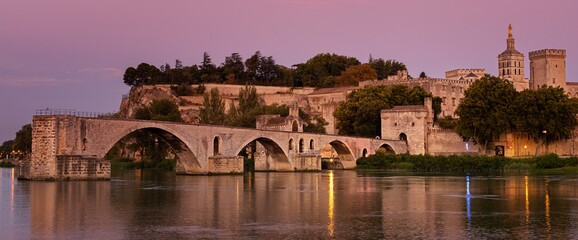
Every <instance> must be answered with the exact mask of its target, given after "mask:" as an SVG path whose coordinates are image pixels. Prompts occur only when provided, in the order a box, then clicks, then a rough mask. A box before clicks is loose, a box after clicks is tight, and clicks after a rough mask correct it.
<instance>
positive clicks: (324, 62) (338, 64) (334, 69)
mask: <svg viewBox="0 0 578 240" xmlns="http://www.w3.org/2000/svg"><path fill="white" fill-rule="evenodd" d="M359 64H360V62H359V60H357V59H356V58H353V57H347V56H341V55H337V54H329V53H323V54H318V55H316V56H315V57H313V58H311V59H309V60H307V62H306V63H302V64H298V65H297V68H296V69H295V75H296V76H295V78H296V79H295V81H296V85H302V86H306V87H317V88H324V87H333V86H334V83H335V77H337V76H339V75H341V73H342V72H343V71H345V69H347V68H348V67H351V66H354V65H359Z"/></svg>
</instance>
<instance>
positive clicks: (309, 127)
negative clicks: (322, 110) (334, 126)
mask: <svg viewBox="0 0 578 240" xmlns="http://www.w3.org/2000/svg"><path fill="white" fill-rule="evenodd" d="M299 117H300V118H301V119H303V121H304V123H303V132H312V133H326V131H325V126H327V125H328V124H329V123H327V121H325V119H323V117H321V116H314V117H312V116H311V115H310V114H307V113H305V112H304V111H302V110H301V109H299Z"/></svg>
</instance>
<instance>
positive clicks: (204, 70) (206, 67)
mask: <svg viewBox="0 0 578 240" xmlns="http://www.w3.org/2000/svg"><path fill="white" fill-rule="evenodd" d="M199 75H200V76H201V82H203V83H207V82H220V78H219V72H218V69H217V67H216V66H215V64H213V60H212V59H211V56H209V54H208V53H207V52H205V53H203V61H202V62H201V65H200V66H199Z"/></svg>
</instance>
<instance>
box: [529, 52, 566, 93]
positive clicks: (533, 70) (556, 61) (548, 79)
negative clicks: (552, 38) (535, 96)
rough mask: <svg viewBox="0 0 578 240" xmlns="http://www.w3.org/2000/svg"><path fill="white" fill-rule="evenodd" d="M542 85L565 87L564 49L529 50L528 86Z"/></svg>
mask: <svg viewBox="0 0 578 240" xmlns="http://www.w3.org/2000/svg"><path fill="white" fill-rule="evenodd" d="M542 85H548V86H553V87H562V88H565V87H566V50H563V49H543V50H538V51H533V52H530V88H532V89H537V88H539V87H541V86H542Z"/></svg>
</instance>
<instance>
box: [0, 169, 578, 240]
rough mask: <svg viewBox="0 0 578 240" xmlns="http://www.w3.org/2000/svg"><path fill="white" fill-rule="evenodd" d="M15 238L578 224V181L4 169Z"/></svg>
mask: <svg viewBox="0 0 578 240" xmlns="http://www.w3.org/2000/svg"><path fill="white" fill-rule="evenodd" d="M0 187H1V191H0V232H1V233H2V236H1V237H0V238H2V239H4V238H6V239H29V238H40V239H44V238H48V239H141V238H147V239H150V238H154V239H164V238H171V239H172V238H176V239H180V238H204V239H207V238H211V239H213V238H219V239H271V238H279V239H281V238H283V239H325V238H338V239H383V238H385V239H398V238H403V239H407V238H418V239H423V238H445V239H463V238H473V239H477V238H516V239H517V238H533V239H548V238H550V239H567V238H572V237H573V236H575V233H576V231H575V230H574V229H575V225H576V224H575V222H576V219H578V201H577V200H576V199H578V181H577V179H576V178H575V177H567V176H566V177H564V176H558V177H552V176H498V177H485V176H395V175H392V174H387V173H364V172H355V171H324V172H317V173H310V172H309V173H261V172H258V173H248V174H246V175H245V176H175V175H174V174H173V173H167V172H155V171H118V172H114V174H113V179H112V180H111V181H110V182H108V181H100V182H88V181H86V182H27V181H18V180H15V179H14V172H13V170H11V169H1V171H0Z"/></svg>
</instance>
